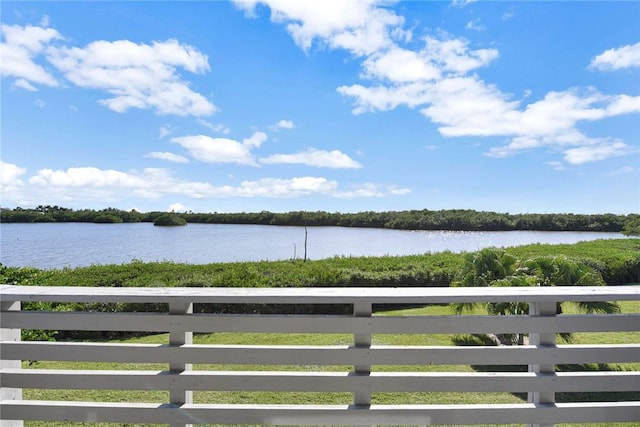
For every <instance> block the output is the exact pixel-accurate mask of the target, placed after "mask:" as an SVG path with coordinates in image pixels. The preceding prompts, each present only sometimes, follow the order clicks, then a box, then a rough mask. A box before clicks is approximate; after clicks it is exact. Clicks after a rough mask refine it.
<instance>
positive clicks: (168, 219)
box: [153, 214, 187, 226]
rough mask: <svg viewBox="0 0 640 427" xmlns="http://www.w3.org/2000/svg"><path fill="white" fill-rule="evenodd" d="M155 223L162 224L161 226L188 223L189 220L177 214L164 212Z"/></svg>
mask: <svg viewBox="0 0 640 427" xmlns="http://www.w3.org/2000/svg"><path fill="white" fill-rule="evenodd" d="M153 225H160V226H176V225H187V220H186V219H184V218H182V217H181V216H179V215H176V214H163V215H160V216H159V217H158V218H156V219H155V220H154V221H153Z"/></svg>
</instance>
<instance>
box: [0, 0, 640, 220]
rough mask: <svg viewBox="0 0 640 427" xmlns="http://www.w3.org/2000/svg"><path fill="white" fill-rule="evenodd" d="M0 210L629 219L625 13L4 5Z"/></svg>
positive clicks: (634, 182) (606, 9) (634, 134)
mask: <svg viewBox="0 0 640 427" xmlns="http://www.w3.org/2000/svg"><path fill="white" fill-rule="evenodd" d="M1 20H2V39H1V43H2V45H1V61H0V69H1V71H2V88H1V89H2V93H1V95H2V98H1V100H2V112H1V115H2V116H1V152H0V186H1V190H2V200H1V205H2V206H3V207H8V208H12V207H16V206H21V207H35V206H36V205H39V204H56V205H60V206H65V207H70V208H74V209H80V208H92V209H102V208H106V207H116V208H120V209H131V208H135V209H138V210H141V211H151V210H161V211H164V210H176V211H182V210H192V211H195V212H213V211H217V212H241V211H245V212H256V211H261V210H269V211H273V212H286V211H291V210H325V211H330V212H358V211H366V210H373V211H387V210H404V209H432V210H439V209H476V210H490V211H498V212H510V213H520V212H535V213H544V212H574V213H605V212H612V213H620V214H626V213H631V212H640V30H639V28H638V22H639V20H640V3H639V2H636V1H624V2H614V1H606V2H594V1H590V2H577V1H576V2H507V1H493V2H482V1H477V2H476V1H461V0H457V1H453V2H444V1H429V2H427V1H409V2H402V1H399V2H396V1H388V0H382V1H379V0H362V1H359V0H341V1H340V0H324V1H321V2H320V1H304V2H303V1H299V0H264V1H258V0H249V1H233V2H231V1H229V2H223V1H202V2H177V1H175V2H172V1H163V2H151V1H147V2H128V1H123V2H119V1H110V2H56V1H47V2H11V1H3V5H2V15H1Z"/></svg>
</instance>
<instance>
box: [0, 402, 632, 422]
mask: <svg viewBox="0 0 640 427" xmlns="http://www.w3.org/2000/svg"><path fill="white" fill-rule="evenodd" d="M0 405H2V411H3V416H4V417H6V418H9V419H11V418H15V419H24V420H42V419H46V420H55V421H66V422H70V421H79V422H82V421H84V422H86V421H92V422H116V423H172V424H179V423H182V424H184V423H199V424H203V423H211V424H277V425H301V426H302V425H318V424H322V425H352V424H358V425H364V424H385V425H425V424H450V423H452V422H453V423H455V424H513V423H521V424H525V423H538V424H549V423H553V422H561V423H590V422H591V423H594V422H633V421H638V414H639V413H640V402H637V401H631V402H604V403H557V404H553V405H536V404H532V403H523V404H504V405H371V406H367V407H354V406H350V405H197V404H185V405H180V406H176V405H168V404H152V403H129V404H124V403H90V402H46V401H28V400H25V401H0Z"/></svg>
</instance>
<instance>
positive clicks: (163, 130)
mask: <svg viewBox="0 0 640 427" xmlns="http://www.w3.org/2000/svg"><path fill="white" fill-rule="evenodd" d="M172 133H173V129H172V128H171V126H169V125H164V126H160V136H159V137H158V138H160V139H162V138H164V137H165V136H169V135H171V134H172Z"/></svg>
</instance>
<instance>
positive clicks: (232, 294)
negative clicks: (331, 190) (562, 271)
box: [0, 285, 640, 426]
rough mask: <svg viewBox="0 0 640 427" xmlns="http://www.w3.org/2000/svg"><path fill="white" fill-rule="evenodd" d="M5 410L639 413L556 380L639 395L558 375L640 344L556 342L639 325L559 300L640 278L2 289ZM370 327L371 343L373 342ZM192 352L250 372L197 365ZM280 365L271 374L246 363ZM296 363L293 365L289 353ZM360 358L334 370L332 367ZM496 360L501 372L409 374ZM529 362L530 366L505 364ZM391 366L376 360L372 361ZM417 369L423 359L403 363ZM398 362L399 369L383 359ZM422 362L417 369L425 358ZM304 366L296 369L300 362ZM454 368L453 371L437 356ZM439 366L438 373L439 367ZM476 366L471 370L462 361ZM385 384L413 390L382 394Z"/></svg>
mask: <svg viewBox="0 0 640 427" xmlns="http://www.w3.org/2000/svg"><path fill="white" fill-rule="evenodd" d="M0 296H1V305H2V312H1V317H0V324H1V328H2V330H1V337H0V339H1V342H0V354H1V358H2V361H1V363H2V365H1V368H2V370H1V373H0V381H1V387H2V391H1V393H2V395H1V403H0V404H1V408H0V423H1V425H2V426H9V425H11V426H14V425H22V420H55V421H67V422H71V421H81V422H115V423H164V424H171V425H190V424H205V423H211V424H250V425H270V424H271V425H318V424H319V425H428V424H458V425H459V424H468V425H473V424H528V425H540V426H542V425H553V424H555V423H587V422H640V401H624V402H620V401H617V402H605V401H603V402H587V403H584V402H583V403H557V402H555V395H556V393H559V392H585V391H592V392H640V371H637V370H621V371H596V372H589V371H580V372H556V366H557V365H561V364H591V363H635V364H637V363H639V362H640V343H637V342H636V343H629V344H617V345H613V344H599V345H556V339H555V337H556V334H557V333H561V332H610V331H614V332H615V331H639V330H640V314H622V315H556V303H558V302H564V301H624V300H639V299H640V286H620V287H545V288H522V287H521V288H340V289H337V288H305V289H300V288H295V289H289V288H272V289H255V288H179V289H178V288H79V287H73V288H71V287H21V286H6V285H5V286H0ZM35 301H42V302H79V303H95V302H97V303H110V302H121V303H166V304H168V305H169V309H170V310H169V311H170V312H169V313H166V314H163V313H104V312H43V311H28V310H24V311H21V310H20V303H21V302H35ZM512 301H522V302H528V303H529V304H530V311H531V314H530V315H529V316H476V315H474V316H454V315H451V316H404V317H394V316H379V315H373V314H372V306H373V305H374V304H385V305H389V304H401V305H402V304H448V303H452V302H472V303H475V302H512ZM194 303H215V304H251V305H253V304H295V305H297V304H322V305H331V304H350V305H352V306H353V315H292V314H289V315H275V314H274V315H260V314H254V315H252V314H243V315H229V314H193V304H194ZM20 329H50V330H72V331H82V330H85V331H135V332H168V333H169V334H170V337H169V344H131V343H122V344H114V343H104V342H38V341H20ZM194 332H195V333H209V332H233V333H236V332H238V333H239V332H251V333H282V334H284V335H283V337H289V336H290V335H287V334H294V333H305V334H334V333H339V334H349V336H353V339H352V342H351V343H348V344H343V345H313V346H307V345H291V344H290V345H281V344H279V345H237V344H228V345H222V344H217V345H195V344H193V341H192V334H193V333H194ZM480 333H527V334H529V343H528V344H527V345H522V346H500V347H496V346H457V347H456V346H403V345H376V344H375V342H376V340H377V336H376V335H374V334H394V335H395V334H480ZM372 337H373V341H372ZM29 360H37V361H74V362H115V363H164V364H165V366H166V369H165V370H161V371H153V370H136V371H129V370H83V369H78V370H56V369H31V368H29V367H28V366H25V365H26V364H27V363H26V361H29ZM192 364H208V365H211V364H218V365H237V366H236V368H237V369H243V368H244V370H232V371H228V370H224V371H223V370H210V369H211V367H209V368H207V369H206V370H204V369H203V370H194V369H193V367H192ZM256 365H275V366H277V369H274V370H271V371H262V370H260V371H256V370H247V367H250V366H253V367H255V366H256ZM286 365H291V366H289V367H288V369H287V368H282V366H286ZM336 365H338V366H344V365H348V366H351V367H352V369H350V370H349V372H336V371H332V370H330V369H327V367H329V366H336ZM425 365H446V366H447V367H450V366H453V365H491V366H494V367H496V369H495V372H462V371H455V370H453V371H450V372H438V370H430V371H427V372H415V371H416V370H418V371H419V370H420V369H419V367H420V366H425ZM505 365H509V366H511V365H527V366H528V367H529V369H528V372H500V371H501V370H500V367H501V366H505ZM378 366H384V367H385V369H383V370H380V369H378V368H377V367H378ZM407 366H412V367H413V369H408V368H407ZM389 367H391V371H389V369H390V368H389ZM416 367H418V368H416ZM291 369H297V370H293V371H292V370H291ZM442 369H444V368H442ZM442 369H440V370H442ZM467 371H468V369H467ZM22 389H81V390H95V389H98V390H103V389H104V390H114V389H115V390H164V391H168V392H169V393H168V399H167V401H166V402H155V403H131V402H120V403H110V402H88V401H71V402H70V401H64V400H62V399H61V400H58V401H38V400H23V399H22ZM199 391H243V392H254V391H270V392H294V393H298V392H300V393H302V392H320V393H325V392H327V393H336V392H348V393H350V394H351V396H352V399H350V401H349V402H345V403H344V404H342V405H336V404H322V403H320V404H313V405H311V404H253V403H252V404H249V403H237V402H229V403H224V404H220V403H218V404H211V403H193V399H192V393H193V392H199ZM414 392H467V393H482V392H509V393H527V395H528V401H527V402H524V401H522V402H521V403H515V404H514V403H510V404H495V403H493V404H489V403H486V404H485V403H472V404H469V403H467V404H415V403H414V402H413V401H412V394H411V393H414ZM376 393H406V395H403V396H406V399H405V400H404V401H403V402H402V403H401V404H395V405H390V404H378V403H377V395H376Z"/></svg>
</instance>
